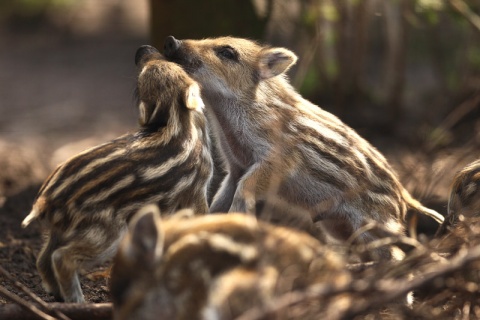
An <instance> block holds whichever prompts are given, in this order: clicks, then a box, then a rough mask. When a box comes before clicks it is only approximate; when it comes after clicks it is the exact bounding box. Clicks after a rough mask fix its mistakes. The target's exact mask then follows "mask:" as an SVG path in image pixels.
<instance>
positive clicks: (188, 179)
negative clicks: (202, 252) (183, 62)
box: [22, 48, 212, 302]
mask: <svg viewBox="0 0 480 320" xmlns="http://www.w3.org/2000/svg"><path fill="white" fill-rule="evenodd" d="M139 51H142V52H144V54H142V55H140V56H139V59H140V58H141V59H140V61H139V69H140V74H139V77H138V88H137V94H138V101H139V108H140V109H142V108H143V109H144V110H140V113H141V115H140V123H141V125H142V126H141V128H140V129H139V130H138V131H137V132H135V133H132V134H126V135H124V136H121V137H119V138H117V139H115V140H113V141H110V142H108V143H105V144H102V145H100V146H97V147H94V148H92V149H89V150H87V151H85V152H83V153H81V154H79V155H77V156H75V157H73V158H71V159H70V160H68V161H67V162H65V163H64V164H62V165H60V166H59V167H58V168H57V169H56V170H55V171H54V172H53V173H52V175H51V176H50V177H49V178H48V179H47V180H46V181H45V183H44V184H43V186H42V188H41V190H40V191H39V194H38V196H37V199H36V201H35V203H34V205H33V209H32V212H31V213H30V215H29V216H28V217H27V218H25V220H24V221H23V223H22V226H24V227H25V226H27V225H28V224H29V223H30V222H31V221H32V220H35V219H39V220H41V222H42V223H43V224H44V225H45V226H46V229H47V230H48V240H47V242H46V244H45V246H44V248H43V249H42V251H41V253H40V255H39V258H38V261H37V267H38V270H39V273H40V275H41V276H42V280H43V283H44V286H45V288H46V289H47V291H49V292H51V293H53V294H54V295H55V296H56V297H57V298H58V299H63V300H65V301H68V302H81V301H83V300H84V298H83V294H82V291H81V289H80V286H79V283H78V282H79V281H78V276H77V270H79V269H80V268H81V267H84V266H88V265H90V264H93V263H98V262H101V261H102V260H105V259H107V258H108V257H111V256H112V255H113V253H114V252H115V249H116V246H117V245H118V241H119V239H120V237H121V236H122V234H123V233H124V231H125V230H126V226H127V223H128V221H129V220H130V218H131V216H132V214H133V213H135V212H136V211H137V210H138V209H139V208H141V207H143V206H144V205H146V204H149V203H154V204H156V205H158V206H159V207H160V210H161V211H162V214H165V215H168V214H171V213H173V212H175V211H176V210H178V209H182V208H192V209H193V210H194V212H196V213H198V214H204V213H205V212H207V211H208V205H207V201H206V196H207V186H208V183H209V180H210V178H211V172H212V159H211V156H210V151H209V145H210V142H209V138H208V132H207V128H206V119H205V116H204V115H203V113H202V111H201V110H200V109H198V108H197V107H198V106H200V105H203V103H202V101H201V99H200V97H199V91H198V90H199V89H198V85H197V84H196V83H195V82H194V81H193V80H192V79H190V77H188V75H187V74H186V73H185V72H184V71H183V70H182V69H181V68H180V67H179V66H177V65H175V64H173V63H170V62H167V61H165V60H164V59H163V57H162V56H161V55H160V54H159V53H158V52H157V51H155V50H153V49H149V50H145V48H143V49H139ZM151 83H154V84H155V85H154V86H150V85H149V84H151ZM192 88H193V90H196V91H197V95H196V96H197V97H198V99H199V101H195V102H192V101H187V99H189V98H190V99H191V96H189V95H191V94H193V93H192V92H190V91H191V89H192ZM142 105H143V107H142ZM144 106H148V108H145V107H144Z"/></svg>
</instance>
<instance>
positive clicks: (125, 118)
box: [0, 33, 479, 304]
mask: <svg viewBox="0 0 480 320" xmlns="http://www.w3.org/2000/svg"><path fill="white" fill-rule="evenodd" d="M0 38H1V39H2V40H1V41H0V42H2V43H0V47H2V48H4V49H2V50H0V70H2V72H1V73H0V111H1V114H2V117H0V133H1V139H0V265H2V266H3V267H4V268H5V269H6V270H7V271H8V272H10V273H11V274H12V275H13V276H14V277H15V278H16V279H18V280H19V281H20V282H22V283H23V284H25V285H26V286H27V287H28V288H30V289H31V290H32V291H33V292H34V293H35V294H37V295H38V296H40V297H41V298H42V299H44V300H45V301H48V302H50V301H53V298H52V297H50V296H48V295H47V294H45V292H44V290H43V289H42V287H41V284H40V278H39V276H38V273H37V271H36V268H35V258H36V256H37V254H38V252H39V250H40V246H41V243H42V233H41V230H40V229H39V226H38V225H37V224H36V223H33V224H32V225H31V226H29V227H28V228H27V229H22V228H21V227H20V223H21V221H22V220H23V218H24V217H25V216H26V215H27V214H28V212H29V211H30V209H31V205H32V202H33V200H34V197H35V195H36V192H37V190H38V188H39V186H40V184H41V182H42V181H43V180H44V179H45V178H46V177H47V175H48V173H49V172H50V171H51V170H52V169H53V168H54V167H55V165H56V164H58V163H59V162H61V161H63V160H65V159H67V158H68V157H69V156H71V155H73V154H75V153H77V152H79V151H81V150H83V149H85V148H87V147H90V146H93V145H95V144H98V143H100V142H103V141H106V140H108V139H110V138H113V137H115V136H117V135H120V134H123V133H125V132H127V131H130V130H133V129H134V128H135V125H136V114H135V109H134V108H133V100H132V91H133V88H134V79H135V67H134V62H133V61H134V53H135V50H136V48H137V47H138V46H139V45H141V44H144V43H146V42H147V41H146V39H145V38H141V37H138V38H135V37H132V38H128V39H124V38H121V39H120V38H115V37H109V38H101V37H100V38H92V39H79V40H78V39H77V40H76V41H70V40H69V39H68V38H62V37H58V36H55V37H53V36H49V35H48V34H43V35H41V36H40V37H39V36H38V35H30V34H28V33H27V34H24V35H22V36H21V37H19V36H18V35H12V34H4V35H2V36H1V37H0ZM472 128H473V127H472ZM471 131H472V132H473V129H471ZM374 138H377V139H375V141H374V144H376V145H378V147H379V148H380V149H381V150H382V151H384V152H385V153H386V155H387V157H388V158H389V159H390V160H391V162H392V163H393V164H394V166H395V167H396V168H398V169H399V173H400V175H401V177H402V181H404V182H405V183H406V185H407V188H408V189H409V190H412V191H414V193H415V194H417V195H419V196H420V197H421V198H424V199H425V200H426V202H427V204H431V205H432V206H433V207H434V208H435V209H437V210H438V211H440V212H443V213H444V212H445V204H446V198H447V192H448V187H449V181H450V180H451V178H452V176H453V174H454V172H455V171H456V170H458V169H459V168H461V167H462V166H463V165H465V164H466V163H468V162H469V161H471V160H473V159H475V158H477V157H478V156H479V153H478V148H472V149H468V148H456V149H455V148H452V149H449V150H444V151H442V153H437V154H433V155H432V154H429V155H426V154H425V153H423V152H422V151H421V150H417V149H408V150H407V149H406V148H401V147H398V146H401V142H399V141H391V140H389V139H387V138H384V137H374ZM104 269H105V268H102V267H100V268H97V269H95V270H89V274H87V275H86V276H82V278H81V283H82V288H83V291H84V294H85V298H86V300H87V301H90V302H106V301H109V294H108V286H107V279H106V278H105V277H102V276H101V275H98V273H94V274H92V273H91V272H96V271H102V270H104ZM0 285H2V286H4V287H5V288H7V289H8V290H10V291H11V292H14V293H16V294H18V295H20V296H21V297H25V295H24V294H23V293H22V292H19V291H18V290H17V289H16V288H15V287H13V286H12V285H11V284H10V283H9V282H8V281H5V280H4V279H2V278H1V277H0ZM3 303H7V301H6V300H5V299H4V298H2V297H0V304H3Z"/></svg>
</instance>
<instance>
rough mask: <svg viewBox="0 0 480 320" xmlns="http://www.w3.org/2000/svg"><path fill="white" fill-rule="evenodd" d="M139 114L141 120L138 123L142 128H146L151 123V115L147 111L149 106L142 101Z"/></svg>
mask: <svg viewBox="0 0 480 320" xmlns="http://www.w3.org/2000/svg"><path fill="white" fill-rule="evenodd" d="M138 112H139V118H138V122H139V123H140V125H141V126H144V125H146V124H147V123H148V121H150V115H149V113H148V110H147V106H146V105H145V103H144V102H143V101H142V102H140V104H139V105H138Z"/></svg>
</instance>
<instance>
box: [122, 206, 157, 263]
mask: <svg viewBox="0 0 480 320" xmlns="http://www.w3.org/2000/svg"><path fill="white" fill-rule="evenodd" d="M127 237H128V238H127V239H128V240H127V243H126V244H125V245H124V246H122V248H121V250H123V256H124V258H126V259H128V260H130V261H132V262H135V263H136V264H137V265H142V266H144V267H147V268H148V267H153V266H154V265H155V264H156V262H157V261H158V260H160V259H161V257H162V253H163V243H164V234H163V231H162V226H161V218H160V210H159V209H158V207H157V206H156V205H147V206H145V207H143V208H142V209H140V211H138V212H137V213H136V214H135V216H134V217H133V219H132V221H131V222H130V226H129V233H128V236H127Z"/></svg>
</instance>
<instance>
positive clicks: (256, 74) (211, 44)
mask: <svg viewBox="0 0 480 320" xmlns="http://www.w3.org/2000/svg"><path fill="white" fill-rule="evenodd" d="M165 55H166V57H167V58H168V59H170V60H172V61H174V62H177V63H179V64H180V65H182V66H183V67H184V69H185V70H186V71H187V72H188V73H189V74H190V75H191V76H192V77H193V78H194V79H195V80H196V81H198V82H199V84H200V85H201V86H202V97H203V99H204V101H205V103H206V106H207V111H208V112H207V116H208V118H209V120H210V121H209V122H210V123H211V124H212V126H213V129H214V130H213V133H214V134H215V136H216V138H217V140H218V141H219V143H220V146H221V149H222V151H223V155H224V159H225V163H226V166H227V170H228V175H227V177H226V178H225V180H224V181H223V183H222V185H221V188H220V190H219V192H218V193H217V194H216V195H215V197H214V201H213V203H212V205H211V207H210V210H211V211H212V212H226V211H230V212H232V211H233V212H235V211H240V212H254V211H257V214H258V207H259V203H260V204H261V203H267V204H268V202H269V201H270V202H271V201H272V200H271V199H272V198H275V200H274V201H273V202H275V203H277V204H273V205H267V206H263V205H262V207H263V208H265V207H268V208H270V209H272V208H273V211H275V212H282V214H283V215H285V216H292V215H293V216H294V215H300V214H303V215H305V214H306V215H307V216H308V219H309V220H310V223H311V224H313V223H315V224H316V227H320V228H322V229H324V230H326V231H329V232H330V233H331V234H332V235H334V236H336V237H338V238H341V239H346V238H348V237H349V236H351V235H352V233H353V232H354V231H356V230H358V229H359V228H361V227H362V226H363V225H365V223H367V222H370V221H375V222H377V223H379V224H380V225H382V226H384V227H386V228H387V229H388V230H387V231H388V232H392V233H395V234H398V233H402V232H404V230H403V229H404V224H405V222H404V221H405V215H406V212H407V210H409V209H412V210H415V211H418V212H421V213H424V214H427V215H429V216H431V217H432V218H434V219H435V220H436V221H437V222H442V221H443V217H442V216H441V215H440V214H438V213H437V212H435V211H433V210H430V209H428V208H425V207H423V206H422V205H421V204H420V203H419V202H418V201H417V200H415V199H414V198H412V196H411V195H410V194H409V193H408V191H407V190H405V188H404V187H403V186H402V184H401V183H400V181H399V179H398V177H397V175H396V174H395V173H394V171H393V169H392V168H391V167H390V165H389V164H388V163H387V161H386V159H385V158H384V156H383V155H382V154H381V153H380V152H378V151H377V150H376V149H375V148H374V147H373V146H372V145H370V144H369V143H368V142H367V141H366V140H364V139H363V138H362V137H360V136H359V135H358V134H357V133H356V132H355V131H354V130H353V129H351V128H349V127H348V126H347V125H346V124H344V123H343V122H342V121H340V120H339V119H338V118H337V117H335V116H334V115H332V114H330V113H328V112H327V111H325V110H323V109H321V108H319V107H318V106H316V105H313V104H312V103H310V102H308V101H306V100H305V99H303V98H302V97H301V96H300V95H299V94H298V93H297V92H296V91H295V90H294V89H293V88H292V86H291V85H290V84H289V82H288V80H287V78H286V76H285V74H284V73H285V71H287V70H288V68H289V67H290V66H291V65H292V64H294V63H295V61H296V59H297V58H296V56H295V54H294V53H292V52H290V51H289V50H286V49H283V48H270V47H263V46H260V45H259V44H257V43H255V42H253V41H250V40H246V39H239V38H232V37H223V38H214V39H204V40H182V41H180V40H177V39H175V38H173V37H169V38H167V40H166V42H165ZM272 195H273V197H272ZM270 211H272V210H270ZM277 218H278V217H277ZM280 219H281V218H280ZM380 233H382V232H380ZM379 236H380V234H375V233H374V232H373V231H369V232H365V233H363V234H362V235H361V236H360V239H359V240H360V241H370V240H373V239H376V238H377V237H379ZM382 255H383V254H382ZM385 255H388V253H385Z"/></svg>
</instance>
